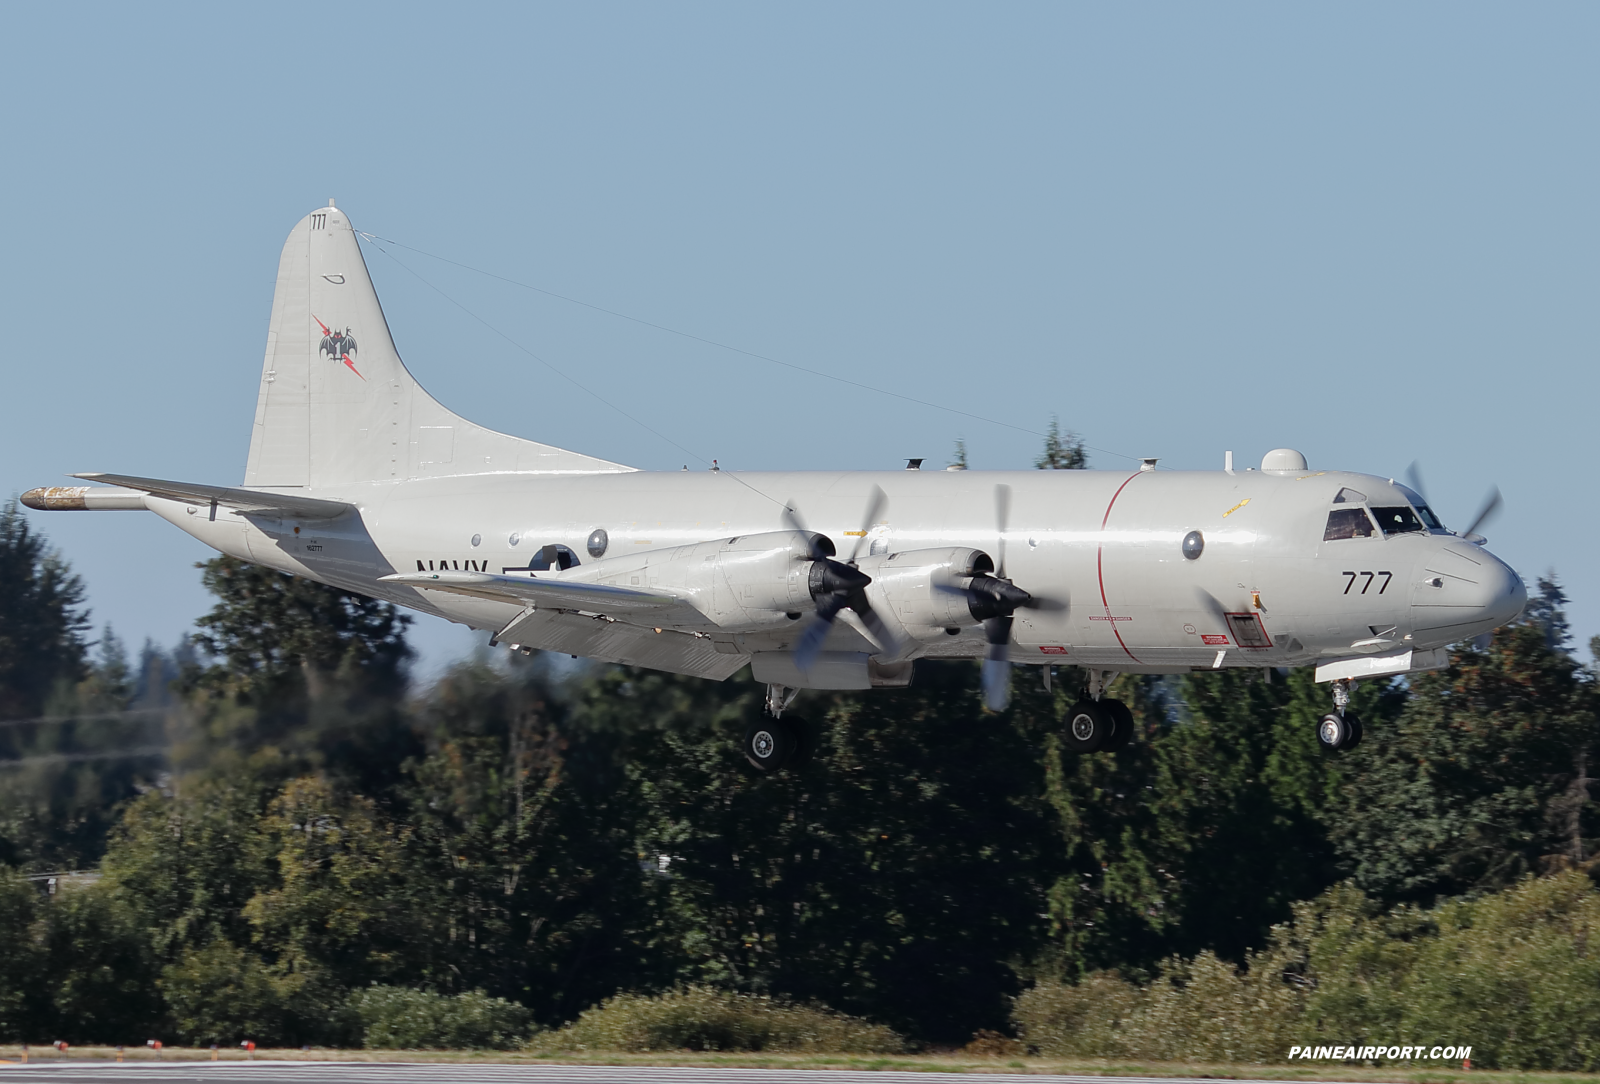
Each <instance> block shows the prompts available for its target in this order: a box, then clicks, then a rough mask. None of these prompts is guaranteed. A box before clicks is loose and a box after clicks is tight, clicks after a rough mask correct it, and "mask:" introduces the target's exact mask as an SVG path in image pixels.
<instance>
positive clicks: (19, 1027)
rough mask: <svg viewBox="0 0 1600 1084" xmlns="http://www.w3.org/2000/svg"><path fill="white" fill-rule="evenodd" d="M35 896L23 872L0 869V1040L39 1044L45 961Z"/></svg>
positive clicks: (44, 1019) (45, 1019) (43, 1018)
mask: <svg viewBox="0 0 1600 1084" xmlns="http://www.w3.org/2000/svg"><path fill="white" fill-rule="evenodd" d="M40 910H41V904H40V900H39V892H38V890H37V889H36V888H34V887H33V885H31V884H29V883H28V881H27V880H26V879H24V878H23V877H22V875H21V874H19V873H17V872H16V871H15V870H13V869H9V868H7V867H6V866H0V1042H7V1043H26V1042H37V1041H38V1037H39V1035H40V1033H41V1031H42V1030H43V1028H44V1026H46V1025H48V1024H49V1020H48V1017H47V1016H46V1014H45V1013H43V1012H41V1009H42V1007H43V1005H44V1003H45V995H44V977H45V973H46V971H45V963H46V957H45V953H44V946H43V945H42V944H41V943H40V939H39V937H38V930H37V928H36V923H37V921H38V918H39V912H40Z"/></svg>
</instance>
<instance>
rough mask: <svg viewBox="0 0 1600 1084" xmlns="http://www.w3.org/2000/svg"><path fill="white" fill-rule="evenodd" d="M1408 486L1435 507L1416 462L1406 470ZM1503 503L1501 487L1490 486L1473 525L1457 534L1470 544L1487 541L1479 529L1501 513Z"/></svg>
mask: <svg viewBox="0 0 1600 1084" xmlns="http://www.w3.org/2000/svg"><path fill="white" fill-rule="evenodd" d="M1406 484H1407V485H1409V486H1410V487H1411V488H1412V489H1414V490H1416V491H1417V495H1418V496H1419V497H1421V498H1422V499H1423V500H1424V501H1425V502H1427V504H1428V506H1429V507H1430V508H1431V507H1432V506H1433V502H1432V501H1429V500H1428V491H1427V490H1425V489H1423V488H1422V472H1421V470H1419V469H1418V464H1417V463H1416V462H1414V461H1413V462H1412V464H1411V466H1409V467H1407V468H1406ZM1502 503H1504V502H1503V501H1502V500H1501V499H1500V487H1499V486H1494V485H1492V486H1490V487H1489V492H1488V495H1487V496H1485V497H1484V498H1483V505H1482V506H1481V507H1480V508H1479V509H1478V514H1477V515H1476V516H1473V517H1472V523H1471V524H1470V525H1468V527H1467V529H1466V530H1464V531H1457V532H1456V533H1457V534H1459V535H1460V536H1461V537H1462V538H1464V539H1466V540H1467V541H1468V542H1480V543H1481V542H1485V541H1487V539H1485V538H1484V537H1483V536H1482V535H1480V534H1479V533H1478V528H1479V527H1482V526H1484V525H1485V524H1487V523H1488V522H1489V521H1490V520H1491V519H1493V518H1494V517H1495V515H1496V514H1497V513H1498V512H1499V511H1500V505H1501V504H1502Z"/></svg>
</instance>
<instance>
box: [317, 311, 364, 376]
mask: <svg viewBox="0 0 1600 1084" xmlns="http://www.w3.org/2000/svg"><path fill="white" fill-rule="evenodd" d="M311 319H313V320H316V321H317V326H318V327H320V328H321V329H322V345H320V346H319V347H317V353H318V354H327V355H328V356H329V357H330V358H333V359H334V360H335V361H342V362H344V365H345V368H347V369H349V370H350V371H351V372H352V373H355V374H356V375H357V376H361V370H360V369H357V368H356V363H355V361H354V360H352V358H351V355H352V354H354V353H355V352H356V341H355V339H353V338H351V337H350V329H349V328H345V329H344V330H343V331H335V330H334V329H332V328H330V327H329V326H328V325H327V324H324V323H323V322H322V321H321V320H318V319H317V317H316V316H315V315H313V316H312V317H311ZM361 379H362V380H365V379H366V377H364V376H361Z"/></svg>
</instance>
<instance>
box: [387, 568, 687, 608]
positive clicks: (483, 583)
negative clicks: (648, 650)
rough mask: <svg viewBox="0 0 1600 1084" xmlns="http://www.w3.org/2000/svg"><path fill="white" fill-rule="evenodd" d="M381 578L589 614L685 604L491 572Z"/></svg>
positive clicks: (597, 585)
mask: <svg viewBox="0 0 1600 1084" xmlns="http://www.w3.org/2000/svg"><path fill="white" fill-rule="evenodd" d="M382 579H383V582H385V583H402V584H405V585H406V586H407V587H421V588H425V589H427V590H429V591H450V592H452V593H454V594H457V595H472V596H474V597H476V598H487V599H493V600H495V601H496V602H520V603H524V604H526V603H530V602H531V603H533V604H534V605H536V606H548V607H551V608H554V609H561V610H583V611H586V612H588V613H643V612H647V611H652V610H658V611H659V610H668V609H671V608H673V607H675V606H686V605H687V603H685V602H684V601H683V600H682V599H680V598H678V597H676V596H675V595H663V594H660V593H658V592H655V591H640V590H637V589H636V588H632V587H611V586H608V585H606V584H603V583H575V582H573V581H571V580H536V579H530V578H527V577H522V576H496V575H495V574H494V573H492V572H399V573H396V574H395V575H392V576H384V577H382Z"/></svg>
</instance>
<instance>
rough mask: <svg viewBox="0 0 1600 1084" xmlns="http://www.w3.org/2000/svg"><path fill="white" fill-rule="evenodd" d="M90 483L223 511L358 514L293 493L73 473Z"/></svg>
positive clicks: (343, 506) (348, 506) (345, 506)
mask: <svg viewBox="0 0 1600 1084" xmlns="http://www.w3.org/2000/svg"><path fill="white" fill-rule="evenodd" d="M73 477H74V478H83V479H86V480H87V481H90V482H105V483H107V484H109V485H114V486H122V487H123V488H124V489H137V490H141V491H142V492H145V493H149V494H150V495H152V496H155V497H165V498H167V499H168V500H173V501H188V502H189V503H191V504H210V503H211V502H212V501H216V502H217V503H218V504H220V505H221V506H222V507H224V508H233V509H237V510H238V511H240V512H276V513H279V514H281V515H287V516H296V517H299V518H301V519H333V518H334V517H336V516H342V515H344V514H345V513H346V512H353V511H355V505H353V504H346V503H345V502H343V501H328V500H323V499H322V498H320V497H299V496H295V495H293V494H290V493H275V492H272V491H270V490H260V489H236V488H234V487H232V486H208V485H202V484H200V483H199V482H169V481H167V480H165V479H163V478H136V477H134V476H133V475H130V474H74V475H73Z"/></svg>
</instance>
